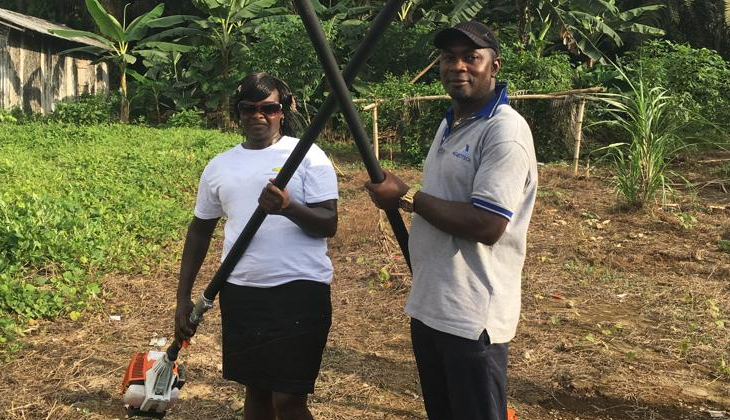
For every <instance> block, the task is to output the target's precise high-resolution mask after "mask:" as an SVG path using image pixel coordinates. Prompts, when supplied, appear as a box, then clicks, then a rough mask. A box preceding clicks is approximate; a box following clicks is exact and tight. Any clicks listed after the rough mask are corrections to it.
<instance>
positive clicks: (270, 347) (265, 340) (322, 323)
mask: <svg viewBox="0 0 730 420" xmlns="http://www.w3.org/2000/svg"><path fill="white" fill-rule="evenodd" d="M220 305H221V317H222V323H223V327H222V328H223V377H224V378H226V379H229V380H232V381H236V382H238V383H241V384H244V385H249V386H252V387H256V388H258V389H263V390H269V391H274V392H282V393H287V394H307V393H312V392H314V382H315V380H316V379H317V375H318V374H319V367H320V364H321V363H322V352H323V351H324V346H325V344H326V342H327V335H328V334H329V330H330V326H331V324H332V304H331V301H330V287H329V285H327V284H323V283H319V282H314V281H307V280H298V281H293V282H290V283H286V284H283V285H280V286H275V287H268V288H258V287H246V286H238V285H234V284H231V283H226V285H225V286H224V287H223V290H221V294H220Z"/></svg>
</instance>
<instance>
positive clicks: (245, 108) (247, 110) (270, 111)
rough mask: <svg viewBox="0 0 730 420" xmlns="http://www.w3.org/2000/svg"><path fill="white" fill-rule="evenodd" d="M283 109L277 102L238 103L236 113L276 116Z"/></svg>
mask: <svg viewBox="0 0 730 420" xmlns="http://www.w3.org/2000/svg"><path fill="white" fill-rule="evenodd" d="M283 109H284V107H282V106H281V104H280V103H278V102H264V103H262V104H255V103H253V102H248V101H241V102H239V103H238V112H240V113H241V114H247V115H253V114H255V113H257V112H260V113H262V114H265V115H277V114H279V113H281V111H282V110H283Z"/></svg>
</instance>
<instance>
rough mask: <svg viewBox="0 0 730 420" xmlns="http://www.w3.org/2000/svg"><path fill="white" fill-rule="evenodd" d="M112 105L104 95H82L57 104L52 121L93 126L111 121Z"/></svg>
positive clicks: (51, 117)
mask: <svg viewBox="0 0 730 420" xmlns="http://www.w3.org/2000/svg"><path fill="white" fill-rule="evenodd" d="M111 114H112V103H111V102H110V101H109V100H107V99H106V98H105V97H104V95H82V96H79V97H78V98H68V99H67V100H63V101H61V102H57V103H56V109H55V110H54V111H53V114H51V116H50V119H51V120H53V121H57V122H62V123H67V124H79V125H92V124H101V123H108V122H110V120H111Z"/></svg>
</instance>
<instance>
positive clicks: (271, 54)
mask: <svg viewBox="0 0 730 420" xmlns="http://www.w3.org/2000/svg"><path fill="white" fill-rule="evenodd" d="M323 29H324V31H325V34H327V36H328V40H329V41H330V42H332V41H333V40H334V37H335V36H336V28H335V27H334V26H333V25H332V23H331V22H324V23H323ZM256 36H257V37H258V41H257V42H256V43H254V44H252V45H251V46H250V48H249V50H248V51H247V53H246V65H245V68H246V70H245V73H250V72H254V71H265V72H267V73H269V74H271V75H273V76H275V77H278V78H280V79H282V80H284V81H286V82H287V83H288V84H289V87H290V88H291V89H292V91H293V92H294V94H295V96H296V97H297V99H298V100H299V103H300V105H303V106H304V105H306V104H309V103H311V102H312V100H313V95H314V94H315V91H316V89H317V87H318V86H319V85H320V84H321V83H322V82H323V80H324V73H323V72H322V66H321V65H320V64H319V60H318V59H317V54H316V52H315V51H314V47H312V42H311V41H310V40H309V36H308V35H307V31H306V30H305V29H304V25H303V24H302V22H301V20H300V19H295V18H292V19H290V21H289V22H288V23H287V24H284V25H282V24H280V23H277V22H270V23H264V24H262V25H261V26H260V27H259V29H258V30H257V32H256Z"/></svg>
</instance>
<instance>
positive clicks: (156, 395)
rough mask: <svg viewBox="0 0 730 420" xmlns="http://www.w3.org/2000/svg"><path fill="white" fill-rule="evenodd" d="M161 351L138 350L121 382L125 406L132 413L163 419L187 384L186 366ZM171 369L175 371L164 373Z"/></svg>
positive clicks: (133, 414)
mask: <svg viewBox="0 0 730 420" xmlns="http://www.w3.org/2000/svg"><path fill="white" fill-rule="evenodd" d="M167 358H168V357H167V354H166V353H165V352H161V351H149V352H147V353H135V355H134V356H133V357H132V360H131V361H130V362H129V366H127V372H126V374H125V375H124V380H123V381H122V392H123V393H124V407H125V408H126V409H127V413H128V414H129V415H130V417H131V416H146V417H157V418H162V417H163V416H164V415H165V412H166V411H167V409H168V408H170V407H171V406H172V405H173V404H175V402H176V401H177V399H178V396H179V395H180V388H182V387H183V385H184V384H185V366H183V365H182V364H178V363H177V362H170V361H169V360H167ZM160 369H162V370H167V369H172V372H161V371H160Z"/></svg>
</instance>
